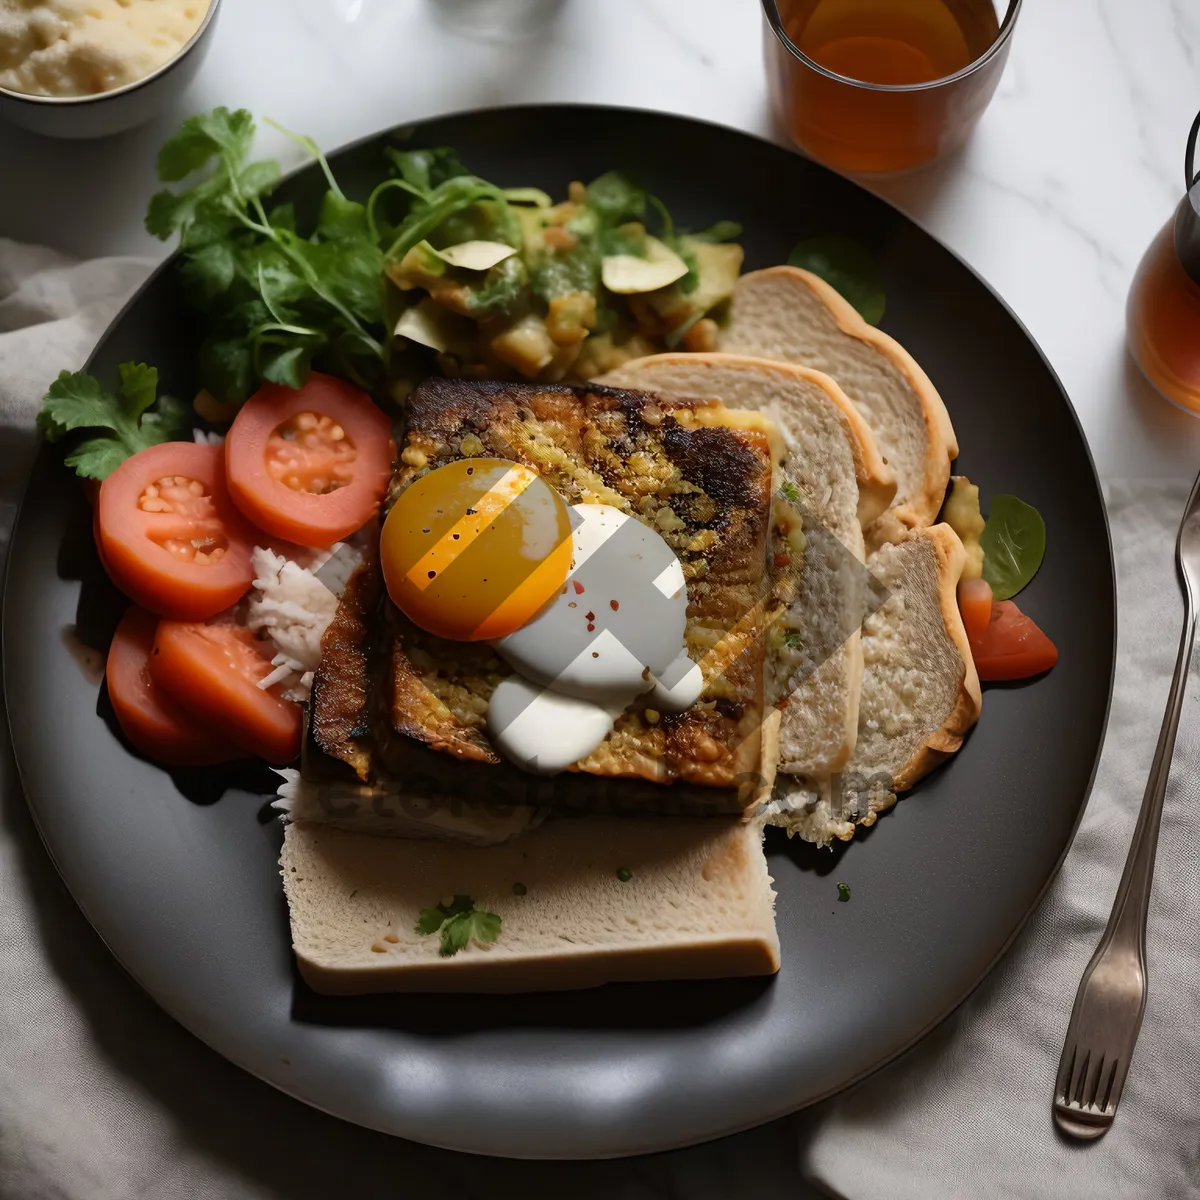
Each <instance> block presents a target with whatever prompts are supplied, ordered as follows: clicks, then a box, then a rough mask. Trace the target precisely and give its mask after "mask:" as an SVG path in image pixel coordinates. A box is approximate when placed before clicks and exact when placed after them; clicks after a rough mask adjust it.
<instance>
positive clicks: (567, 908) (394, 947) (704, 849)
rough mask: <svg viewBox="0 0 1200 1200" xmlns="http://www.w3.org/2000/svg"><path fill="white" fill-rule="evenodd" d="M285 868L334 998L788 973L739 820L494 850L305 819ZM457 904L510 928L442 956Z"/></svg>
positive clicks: (545, 836)
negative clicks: (438, 918) (426, 912)
mask: <svg viewBox="0 0 1200 1200" xmlns="http://www.w3.org/2000/svg"><path fill="white" fill-rule="evenodd" d="M280 868H281V871H282V874H283V882H284V890H285V892H286V893H287V899H288V904H289V908H290V910H291V921H292V943H293V949H294V950H295V954H296V959H297V962H298V964H299V967H300V973H301V975H302V976H303V978H304V980H305V981H306V982H307V983H308V985H309V986H310V987H312V988H313V989H314V990H315V991H318V992H322V993H325V994H328V995H360V994H363V993H367V992H422V991H436V992H526V991H557V990H564V989H572V988H586V987H595V986H598V985H600V984H603V983H608V982H613V981H619V980H657V979H710V978H726V977H731V976H744V975H770V974H774V973H775V972H776V971H777V970H778V969H779V939H778V936H777V934H776V932H775V920H774V892H773V891H772V889H771V878H770V876H769V874H768V873H767V861H766V857H765V855H764V854H763V849H762V827H761V825H760V824H758V823H744V822H742V821H740V820H738V819H736V818H728V817H712V818H694V819H686V818H671V819H665V820H633V819H621V818H604V817H587V818H583V819H567V820H553V821H548V822H547V823H546V824H545V825H543V826H541V827H540V828H538V829H536V830H534V831H532V832H530V833H526V834H525V835H523V836H522V837H520V838H518V839H516V840H515V841H513V842H508V843H506V844H504V845H499V846H487V847H479V846H469V845H463V844H461V843H455V844H444V843H440V842H416V841H408V840H404V839H395V838H384V837H374V836H371V835H369V834H362V833H348V832H346V831H345V830H342V829H336V828H333V827H331V826H329V825H323V824H310V823H306V822H300V823H292V824H289V825H288V826H287V827H286V830H285V834H284V846H283V855H282V858H281V859H280ZM619 870H620V871H621V872H622V877H618V874H617V872H618V871H619ZM626 872H628V874H629V877H628V879H626V880H623V876H624V875H625V873H626ZM518 884H520V885H523V888H524V891H523V892H522V893H521V894H520V895H518V894H517V891H520V890H521V889H520V888H517V889H516V891H514V888H515V887H516V885H518ZM454 894H458V895H467V896H469V897H470V898H471V899H472V901H473V902H474V904H475V906H476V908H478V909H480V910H483V911H487V912H492V913H495V914H496V915H497V916H499V917H500V918H501V922H502V926H501V932H500V936H499V937H498V939H497V940H496V941H495V943H493V944H492V945H491V946H488V947H486V948H485V947H480V946H478V945H475V944H474V943H472V944H471V945H469V946H468V947H467V948H466V949H464V950H461V951H459V952H458V953H457V954H455V955H454V956H452V957H442V956H441V955H440V954H439V940H438V937H437V935H432V936H430V935H424V936H423V935H420V934H418V933H417V932H416V930H415V925H416V922H417V917H418V914H419V913H420V912H421V910H422V909H426V908H430V907H432V906H433V905H435V904H437V903H438V902H439V901H440V900H442V899H444V898H445V897H447V896H450V895H454Z"/></svg>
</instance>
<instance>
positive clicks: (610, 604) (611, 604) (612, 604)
mask: <svg viewBox="0 0 1200 1200" xmlns="http://www.w3.org/2000/svg"><path fill="white" fill-rule="evenodd" d="M608 607H609V608H611V609H612V610H613V612H616V611H617V609H618V608H620V607H621V606H620V605H619V604H618V603H617V602H616V601H615V600H610V601H609V602H608Z"/></svg>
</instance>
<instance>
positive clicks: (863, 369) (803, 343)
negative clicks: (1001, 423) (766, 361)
mask: <svg viewBox="0 0 1200 1200" xmlns="http://www.w3.org/2000/svg"><path fill="white" fill-rule="evenodd" d="M720 345H721V349H722V350H727V351H729V352H731V353H736V354H751V355H756V356H758V357H761V358H774V359H779V360H782V361H784V362H795V363H800V364H802V365H804V366H808V367H814V368H816V369H817V370H819V371H824V372H825V373H826V374H829V375H832V376H833V378H834V379H836V380H837V382H838V384H839V386H840V387H841V388H842V390H843V391H844V392H845V393H846V395H847V396H849V397H850V399H851V400H852V401H853V402H854V404H855V406H856V407H857V408H858V410H859V412H860V413H861V414H862V415H863V417H864V418H865V420H866V422H867V424H868V425H870V427H871V429H872V431H873V432H874V434H875V438H876V440H877V441H878V443H879V449H880V452H881V453H882V454H883V456H884V458H885V459H886V460H887V462H888V464H889V465H890V466H891V467H892V468H893V469H894V470H895V472H896V481H897V490H896V496H895V499H894V501H893V503H892V506H891V508H890V509H889V510H888V511H887V512H886V513H884V514H883V515H882V516H881V517H880V518H879V519H878V520H877V521H875V522H874V523H872V524H871V525H870V526H869V528H868V529H867V546H868V548H869V549H873V548H874V547H875V546H878V545H880V544H881V543H883V542H885V541H895V540H896V539H897V538H899V537H902V536H903V535H904V533H905V532H906V531H908V530H910V529H921V528H924V527H925V526H926V525H929V524H931V523H932V522H933V521H934V520H935V519H936V518H937V514H938V511H939V509H940V508H941V506H942V499H943V497H944V496H945V493H946V484H947V481H948V480H949V478H950V463H951V461H952V460H953V459H954V458H956V457H957V456H958V442H957V439H956V438H955V435H954V428H953V426H952V425H951V423H950V417H949V414H948V413H947V412H946V406H945V404H943V403H942V398H941V397H940V396H939V395H938V393H937V389H936V388H935V387H934V386H933V384H932V383H931V382H930V380H929V377H928V376H927V375H926V374H925V372H924V371H922V370H921V368H920V367H919V366H918V365H917V363H916V362H915V361H914V360H913V358H912V356H911V355H910V354H909V353H908V352H907V351H906V350H905V349H904V348H903V347H902V346H901V345H900V344H899V343H898V342H896V340H895V339H894V338H891V337H889V336H888V335H887V334H886V333H883V332H882V331H881V330H879V329H876V328H875V327H874V326H872V325H868V324H867V323H866V321H864V320H863V319H862V317H861V316H859V314H858V312H857V311H856V310H855V309H854V307H853V306H852V305H851V304H850V303H849V302H848V301H847V300H845V299H844V298H843V297H842V295H841V294H840V293H839V292H838V291H837V290H836V289H835V288H833V287H831V286H830V285H829V284H828V283H826V282H825V281H824V280H823V279H820V278H819V277H818V276H816V275H813V274H812V273H811V272H809V271H803V270H800V269H799V268H797V267H769V268H767V269H766V270H763V271H752V272H750V273H749V274H747V275H744V276H742V278H741V279H740V280H739V281H738V285H737V288H736V289H735V291H734V294H733V301H732V304H731V306H730V317H729V323H728V325H727V327H726V328H725V330H724V331H723V332H722V334H721V342H720Z"/></svg>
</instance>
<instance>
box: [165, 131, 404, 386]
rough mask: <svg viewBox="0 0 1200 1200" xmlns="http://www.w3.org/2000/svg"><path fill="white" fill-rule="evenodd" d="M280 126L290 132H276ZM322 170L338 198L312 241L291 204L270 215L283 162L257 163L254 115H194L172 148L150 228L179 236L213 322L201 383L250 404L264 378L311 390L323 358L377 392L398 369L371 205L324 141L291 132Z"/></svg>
mask: <svg viewBox="0 0 1200 1200" xmlns="http://www.w3.org/2000/svg"><path fill="white" fill-rule="evenodd" d="M276 128H280V129H281V130H282V127H280V126H277V127H276ZM282 132H284V133H285V134H287V136H289V137H290V138H292V140H293V141H295V142H297V143H298V144H299V145H301V146H302V147H303V148H304V149H305V150H306V151H308V153H310V154H311V155H312V156H313V157H314V158H315V159H316V160H317V162H318V163H319V164H320V166H321V170H322V172H323V173H324V175H325V178H326V182H327V183H328V185H329V190H328V191H327V192H326V193H325V197H324V199H323V201H322V203H321V208H320V213H319V216H318V220H317V225H316V228H315V229H314V231H313V232H312V234H311V235H310V236H308V237H303V236H301V235H300V234H299V233H298V232H297V230H296V221H295V214H294V213H293V211H292V208H291V206H290V205H277V206H275V207H273V208H271V209H270V210H268V208H267V204H266V201H265V197H267V196H268V195H269V193H270V192H271V190H272V189H273V188H274V186H275V184H276V183H277V182H278V180H279V167H278V165H277V164H276V163H274V162H269V161H267V162H247V158H248V156H249V153H250V147H251V143H252V142H253V139H254V121H253V118H252V117H251V115H250V114H249V113H248V112H247V111H246V110H245V109H239V110H237V111H236V112H230V111H229V110H228V109H226V108H216V109H214V110H213V111H212V112H210V113H202V114H200V115H198V116H194V117H189V118H188V119H187V120H186V121H184V123H183V125H182V127H181V128H180V131H179V133H177V134H176V135H175V136H174V137H173V138H171V139H170V140H169V141H168V142H166V144H165V145H164V146H163V148H162V150H161V151H160V152H159V156H158V174H159V178H160V179H161V180H162V182H164V183H186V186H184V187H182V188H180V189H178V190H175V191H172V190H171V189H169V188H168V189H165V190H163V191H160V192H159V193H158V194H157V195H156V196H154V198H153V199H152V200H151V201H150V207H149V209H148V211H147V214H146V228H147V230H148V231H149V232H150V233H152V234H154V236H155V237H158V238H161V239H163V240H166V239H168V238H170V237H172V236H173V235H176V234H178V236H179V240H180V241H179V244H180V250H181V253H182V255H183V259H184V262H183V268H182V275H183V281H184V286H185V288H186V289H187V292H188V295H189V297H190V299H191V300H192V303H193V304H194V305H195V307H197V308H198V309H199V310H200V311H201V312H202V313H203V314H204V315H205V316H206V317H207V318H208V326H209V329H210V333H209V335H208V337H207V338H206V339H205V341H204V343H203V345H202V347H201V352H200V365H199V373H200V383H201V384H202V385H203V386H204V387H207V388H208V389H209V390H210V391H212V392H213V393H214V394H215V395H217V396H219V397H220V398H221V399H223V400H226V401H231V402H233V403H241V402H242V401H243V400H245V399H246V398H247V397H248V396H249V395H250V393H251V392H252V391H253V390H254V389H255V387H256V386H257V384H258V382H259V380H264V379H265V380H270V381H273V382H276V383H286V384H289V385H290V386H292V387H299V386H301V385H302V384H303V383H304V381H305V379H306V378H307V376H308V372H309V369H310V367H311V366H312V364H313V362H314V360H319V361H321V362H322V363H324V364H325V365H326V366H327V367H329V369H331V370H332V371H334V372H335V373H337V374H339V375H342V376H344V377H345V378H348V379H352V380H354V381H355V382H356V383H359V384H361V385H362V386H364V387H371V386H373V385H374V384H375V383H377V382H379V381H380V380H381V379H382V378H383V375H384V372H385V370H386V367H387V362H388V348H387V338H386V337H384V336H383V330H382V326H383V320H384V312H383V303H384V283H383V254H382V252H381V250H380V248H379V245H378V244H377V242H376V240H375V238H374V236H373V235H372V231H371V229H370V226H369V223H368V220H367V207H366V205H363V204H359V203H357V202H355V201H353V200H350V199H348V198H347V197H346V195H345V194H344V193H343V191H342V189H341V188H340V186H339V185H338V182H337V179H336V178H335V177H334V174H333V172H332V170H331V169H330V167H329V164H328V162H327V161H326V160H325V157H324V155H323V154H322V153H321V151H320V149H319V148H318V147H317V145H316V143H315V142H314V141H313V140H312V139H311V138H307V137H302V136H300V135H297V134H292V133H290V132H289V131H287V130H282Z"/></svg>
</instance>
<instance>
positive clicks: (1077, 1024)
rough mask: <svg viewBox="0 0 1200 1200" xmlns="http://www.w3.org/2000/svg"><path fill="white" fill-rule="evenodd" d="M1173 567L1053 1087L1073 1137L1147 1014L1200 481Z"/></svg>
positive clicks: (1197, 564)
mask: <svg viewBox="0 0 1200 1200" xmlns="http://www.w3.org/2000/svg"><path fill="white" fill-rule="evenodd" d="M1175 565H1176V568H1177V569H1178V572H1179V579H1180V583H1181V584H1182V587H1183V604H1184V619H1183V636H1182V638H1181V639H1180V642H1179V658H1178V659H1177V661H1176V663H1175V676H1174V678H1173V679H1172V680H1171V694H1170V696H1169V698H1168V700H1167V711H1166V712H1165V713H1164V714H1163V723H1162V729H1161V730H1160V732H1159V735H1158V746H1157V748H1156V749H1155V751H1154V761H1153V762H1152V763H1151V765H1150V777H1149V779H1148V780H1147V781H1146V792H1145V795H1144V796H1143V797H1142V807H1141V811H1140V812H1139V813H1138V819H1137V826H1136V828H1135V829H1134V831H1133V843H1132V845H1130V847H1129V857H1128V858H1127V859H1126V860H1125V870H1124V872H1123V873H1122V875H1121V882H1120V884H1119V885H1118V887H1117V896H1116V899H1115V900H1114V901H1113V909H1112V915H1111V916H1110V917H1109V918H1108V926H1107V927H1106V928H1105V930H1104V936H1103V937H1102V938H1101V939H1100V944H1099V946H1097V947H1096V953H1095V954H1094V955H1092V961H1091V962H1090V963H1088V965H1087V969H1086V970H1085V971H1084V973H1083V979H1082V980H1081V981H1080V984H1079V992H1078V994H1077V995H1076V996H1075V1007H1074V1008H1073V1009H1072V1011H1071V1024H1070V1026H1069V1028H1068V1029H1067V1040H1066V1042H1065V1044H1064V1045H1063V1053H1062V1060H1061V1062H1060V1063H1059V1065H1058V1080H1057V1082H1056V1084H1055V1088H1054V1120H1055V1122H1056V1123H1057V1125H1058V1127H1059V1129H1061V1130H1062V1131H1063V1132H1064V1133H1067V1134H1070V1135H1071V1136H1072V1137H1076V1138H1086V1139H1089V1140H1090V1139H1093V1138H1098V1137H1102V1136H1103V1135H1104V1134H1105V1133H1106V1132H1107V1131H1108V1129H1109V1127H1110V1126H1111V1125H1112V1123H1113V1117H1114V1116H1115V1115H1116V1112H1117V1103H1118V1101H1119V1100H1120V1099H1121V1089H1122V1088H1123V1087H1124V1086H1125V1076H1126V1074H1127V1073H1128V1071H1129V1060H1130V1059H1131V1058H1132V1057H1133V1048H1134V1046H1135V1045H1136V1044H1137V1037H1138V1031H1139V1030H1140V1029H1141V1026H1142V1013H1143V1012H1145V1009H1146V914H1147V911H1148V909H1149V905H1150V889H1151V887H1152V885H1153V882H1154V852H1155V849H1156V848H1157V846H1158V831H1159V826H1160V825H1161V823H1162V810H1163V797H1164V796H1165V795H1166V792H1167V779H1168V777H1169V776H1170V773H1171V755H1172V753H1173V751H1174V749H1175V732H1176V730H1177V729H1178V728H1179V713H1180V709H1181V708H1182V707H1183V696H1184V690H1185V688H1186V685H1187V677H1188V667H1189V665H1190V663H1191V661H1192V644H1193V642H1194V640H1195V634H1196V596H1197V594H1198V593H1200V478H1198V479H1197V480H1196V482H1195V484H1194V485H1193V486H1192V494H1191V496H1189V497H1188V502H1187V508H1186V509H1185V510H1184V514H1183V521H1182V523H1181V524H1180V526H1179V537H1178V538H1177V540H1176V542H1175Z"/></svg>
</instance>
